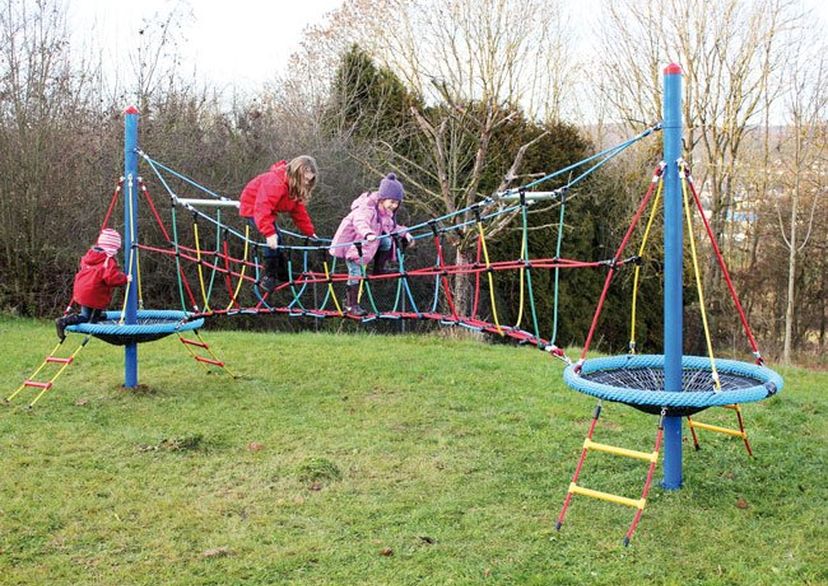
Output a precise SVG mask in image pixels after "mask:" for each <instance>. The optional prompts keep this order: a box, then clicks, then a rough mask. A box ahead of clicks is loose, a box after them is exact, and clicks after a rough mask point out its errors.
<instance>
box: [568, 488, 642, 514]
mask: <svg viewBox="0 0 828 586" xmlns="http://www.w3.org/2000/svg"><path fill="white" fill-rule="evenodd" d="M569 492H571V493H572V494H580V495H583V496H588V497H592V498H594V499H600V500H602V501H609V502H611V503H615V504H618V505H624V506H625V507H632V508H634V509H643V508H644V505H645V504H646V503H647V499H631V498H627V497H625V496H618V495H617V494H610V493H608V492H601V491H600V490H592V489H591V488H584V487H583V486H578V485H577V484H575V483H574V482H572V483H570V485H569Z"/></svg>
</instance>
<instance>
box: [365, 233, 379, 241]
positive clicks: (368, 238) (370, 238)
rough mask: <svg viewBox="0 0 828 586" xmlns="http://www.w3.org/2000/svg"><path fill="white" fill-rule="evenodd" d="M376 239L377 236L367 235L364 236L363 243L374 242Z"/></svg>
mask: <svg viewBox="0 0 828 586" xmlns="http://www.w3.org/2000/svg"><path fill="white" fill-rule="evenodd" d="M376 239H377V235H376V234H368V236H366V237H365V241H366V242H373V241H374V240H376Z"/></svg>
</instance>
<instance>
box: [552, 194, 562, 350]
mask: <svg viewBox="0 0 828 586" xmlns="http://www.w3.org/2000/svg"><path fill="white" fill-rule="evenodd" d="M565 208H566V191H564V192H562V193H561V212H560V220H559V221H558V243H557V245H556V246H555V258H556V259H560V258H561V244H562V243H563V228H564V209H565ZM560 274H561V268H560V267H555V286H554V303H553V305H552V335H551V336H550V337H549V343H550V344H553V345H554V344H555V341H556V339H557V338H558V298H559V279H560Z"/></svg>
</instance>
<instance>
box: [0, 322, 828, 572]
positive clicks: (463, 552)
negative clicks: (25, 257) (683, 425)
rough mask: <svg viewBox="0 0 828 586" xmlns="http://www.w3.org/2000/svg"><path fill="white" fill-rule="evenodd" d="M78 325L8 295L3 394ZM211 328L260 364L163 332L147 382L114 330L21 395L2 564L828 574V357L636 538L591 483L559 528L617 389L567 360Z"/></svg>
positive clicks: (409, 339)
mask: <svg viewBox="0 0 828 586" xmlns="http://www.w3.org/2000/svg"><path fill="white" fill-rule="evenodd" d="M53 330H54V328H53V327H52V326H51V324H49V323H47V322H36V321H32V320H23V319H13V318H9V317H0V380H2V382H3V389H0V396H2V397H5V396H8V395H9V394H10V393H11V392H12V391H13V390H14V389H15V388H16V387H17V386H18V385H19V384H20V382H22V380H23V378H25V377H26V376H28V375H29V374H30V372H31V370H32V369H33V368H34V367H35V366H37V365H38V364H39V362H40V361H41V360H42V358H43V357H44V355H45V354H46V353H47V352H48V351H49V350H50V349H51V348H52V346H53V345H54V331H53ZM205 337H206V339H207V340H208V342H210V343H211V344H212V346H213V347H214V349H215V350H216V351H217V352H218V353H219V355H220V356H221V357H222V358H223V359H225V360H226V361H227V363H228V365H230V366H231V367H232V368H233V369H234V370H235V371H237V372H238V373H239V374H240V375H241V376H240V378H239V379H237V380H233V379H231V378H229V377H227V376H223V375H216V374H209V375H208V374H206V373H205V372H204V370H203V369H202V368H200V367H199V365H198V364H196V363H195V362H194V361H193V360H192V359H191V358H190V357H189V355H188V354H187V353H186V352H185V350H184V348H183V347H182V345H181V344H180V343H179V342H178V341H177V339H176V338H174V337H173V338H167V339H165V340H162V341H158V342H155V343H152V344H147V345H142V346H140V349H139V354H140V360H141V363H140V368H141V370H140V374H139V376H140V381H141V383H142V387H141V388H140V390H138V391H135V392H126V391H124V390H123V389H121V388H120V385H121V384H122V378H123V352H122V350H121V349H120V348H115V347H113V346H108V345H106V344H104V343H102V342H100V341H97V340H93V341H92V342H91V343H90V344H89V345H88V347H87V348H86V349H85V350H83V351H82V352H81V353H80V354H79V356H78V360H77V361H76V363H75V364H74V365H72V366H71V367H70V368H69V369H67V372H66V373H65V374H64V375H63V376H62V377H61V378H60V379H59V380H58V383H57V385H56V387H55V389H54V390H53V391H50V392H49V393H47V394H46V396H45V397H44V398H43V399H42V400H41V401H40V403H38V404H37V405H36V406H35V408H34V409H33V410H31V411H29V410H26V409H25V405H26V404H28V402H29V401H30V400H31V398H32V397H33V394H32V393H33V391H31V390H26V391H24V393H22V394H21V396H18V397H17V398H16V399H15V401H13V402H12V404H11V405H10V406H3V407H0V457H2V471H3V472H2V476H0V583H2V584H50V585H51V584H119V585H122V584H129V585H133V584H147V585H150V584H151V585H157V584H187V585H189V584H281V583H297V584H477V583H492V584H612V585H622V584H643V583H647V584H679V583H681V584H685V583H691V584H750V585H754V584H773V585H776V584H826V583H828V562H826V551H828V539H826V537H827V536H826V527H825V523H826V512H827V511H826V497H828V494H827V493H828V490H826V480H825V477H826V466H825V459H826V458H825V456H826V434H828V422H826V402H825V398H824V396H825V395H824V391H825V388H826V387H828V373H826V372H814V371H807V370H801V369H779V372H780V373H781V374H782V375H783V377H784V378H785V383H786V387H785V389H784V391H783V392H782V394H781V395H779V396H777V397H775V398H773V399H771V400H768V401H765V402H762V403H759V404H750V405H746V406H745V407H744V413H745V416H746V419H747V426H748V432H749V434H750V438H751V441H752V445H753V448H754V452H755V454H756V457H755V458H753V459H750V458H749V457H747V455H746V453H745V450H744V447H743V445H742V443H741V440H739V439H738V438H727V437H724V436H721V435H718V434H710V433H705V432H701V434H702V437H701V440H702V443H703V448H702V450H701V451H699V452H695V451H693V450H692V444H689V443H686V444H685V445H686V447H687V450H686V451H685V461H684V474H685V476H684V480H685V487H684V488H683V489H682V490H680V491H675V492H670V493H667V492H664V491H662V490H661V488H660V487H658V485H657V483H654V488H653V491H652V492H651V496H650V499H649V501H648V504H647V508H646V509H645V511H644V516H643V519H642V522H641V524H640V525H639V529H638V532H637V533H636V535H635V536H634V538H633V541H632V544H631V545H630V547H629V548H624V547H623V546H622V538H623V536H624V533H625V531H626V529H627V527H628V525H629V522H630V521H631V519H632V515H633V511H632V510H631V509H628V508H626V507H621V506H618V505H613V504H609V503H604V502H601V501H596V500H592V499H587V498H584V497H575V499H574V501H573V505H572V507H571V508H570V510H569V514H568V516H567V523H566V524H565V526H564V528H563V530H562V531H561V532H560V533H557V532H556V531H555V530H554V524H555V520H556V517H557V514H558V512H559V510H560V506H561V503H562V501H563V497H564V495H565V492H566V489H567V486H568V484H569V481H570V477H571V475H572V472H573V469H574V466H575V463H576V460H577V457H578V454H579V452H580V447H581V444H582V442H583V439H584V436H585V434H586V430H587V425H588V422H589V419H590V416H591V414H592V410H593V407H594V404H595V402H594V400H593V399H591V398H589V397H586V396H584V395H581V394H578V393H576V392H574V391H571V390H569V389H568V388H567V387H566V386H565V385H564V384H563V382H562V369H563V365H562V364H561V363H560V362H559V361H556V360H553V359H551V358H549V357H548V356H546V355H544V354H543V353H541V352H538V351H536V350H532V349H529V348H520V347H513V346H507V345H492V344H482V343H479V342H475V341H472V340H457V339H447V338H445V337H441V336H436V335H430V336H419V337H415V336H397V337H382V336H374V335H369V334H365V335H332V334H299V335H285V334H262V333H236V332H210V331H206V332H205ZM79 341H80V338H79V337H78V336H77V335H71V336H70V337H69V339H68V342H67V343H68V344H70V345H73V346H74V345H76V344H77V343H78V342H79ZM733 417H734V416H733V413H732V412H730V411H725V410H719V412H714V411H710V412H706V413H703V414H701V415H700V416H699V419H700V420H702V421H706V422H713V423H716V422H718V423H720V424H721V423H724V424H727V425H732V424H733V423H735V422H734V421H733V420H732V418H733ZM655 432H656V418H655V417H653V416H648V415H645V414H643V413H640V412H638V411H636V410H634V409H631V408H628V407H624V406H622V405H618V404H606V405H605V406H604V415H603V417H602V420H601V422H600V423H599V427H598V429H597V432H596V434H595V438H594V439H595V440H596V441H599V442H602V443H610V444H614V445H621V446H624V447H628V448H631V449H638V450H644V451H649V450H650V449H652V443H653V440H654V438H655ZM687 435H688V434H687V433H686V434H685V436H687ZM685 441H686V442H687V437H685ZM645 473H646V465H645V464H643V463H641V462H640V461H635V460H627V459H620V458H617V457H613V456H610V455H608V454H600V453H595V454H591V455H590V457H589V458H588V460H587V464H586V466H585V469H584V472H583V475H582V482H583V484H584V485H585V486H589V487H591V488H595V489H598V490H605V491H609V492H613V493H617V494H622V495H626V496H630V497H636V498H637V497H638V496H639V494H640V490H641V486H642V483H643V479H644V475H645ZM659 476H660V473H659Z"/></svg>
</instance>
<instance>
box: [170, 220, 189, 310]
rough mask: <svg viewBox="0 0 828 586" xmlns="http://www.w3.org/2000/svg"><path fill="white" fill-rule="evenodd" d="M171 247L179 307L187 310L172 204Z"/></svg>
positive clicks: (176, 226)
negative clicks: (179, 300) (173, 255)
mask: <svg viewBox="0 0 828 586" xmlns="http://www.w3.org/2000/svg"><path fill="white" fill-rule="evenodd" d="M171 209H172V229H173V247H174V248H175V275H176V277H178V295H179V296H180V297H181V309H182V310H183V311H187V302H186V301H184V283H183V282H182V281H181V258H180V256H179V254H180V253H179V250H178V222H177V221H176V219H175V206H172V208H171Z"/></svg>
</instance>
